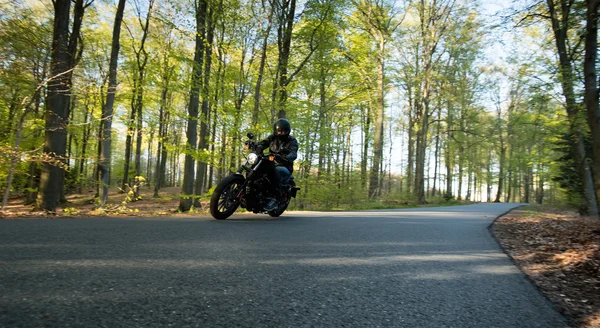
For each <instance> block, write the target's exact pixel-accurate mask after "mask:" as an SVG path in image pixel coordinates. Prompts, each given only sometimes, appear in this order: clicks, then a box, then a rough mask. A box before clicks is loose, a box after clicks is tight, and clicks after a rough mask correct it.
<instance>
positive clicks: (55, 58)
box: [38, 0, 71, 212]
mask: <svg viewBox="0 0 600 328" xmlns="http://www.w3.org/2000/svg"><path fill="white" fill-rule="evenodd" d="M53 4H54V32H53V39H52V59H51V63H50V76H51V78H52V79H51V81H50V82H49V86H48V94H47V99H46V107H47V108H46V115H45V116H46V117H45V120H46V133H45V136H44V154H46V155H47V156H48V157H49V159H48V160H47V161H45V162H44V165H43V168H42V176H41V180H40V194H39V199H38V206H39V207H40V208H42V209H44V210H46V211H48V212H55V211H56V206H57V205H58V202H59V200H60V195H61V192H62V191H61V190H62V188H63V185H64V166H63V165H64V163H63V161H64V155H65V146H66V144H65V142H66V137H67V134H66V125H67V118H68V117H69V115H68V114H69V113H68V110H69V93H70V90H69V81H68V77H67V74H66V73H67V71H68V70H69V69H70V67H69V53H68V51H69V43H68V36H69V20H70V10H71V0H56V1H54V2H53Z"/></svg>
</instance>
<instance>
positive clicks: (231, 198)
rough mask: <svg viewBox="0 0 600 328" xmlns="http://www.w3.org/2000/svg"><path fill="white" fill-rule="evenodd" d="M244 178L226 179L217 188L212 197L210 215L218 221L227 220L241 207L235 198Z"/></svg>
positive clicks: (233, 177)
mask: <svg viewBox="0 0 600 328" xmlns="http://www.w3.org/2000/svg"><path fill="white" fill-rule="evenodd" d="M242 184H244V178H243V177H241V176H237V175H230V176H227V177H225V178H224V179H223V180H222V181H221V182H220V183H219V184H218V185H217V187H216V188H215V191H214V192H213V194H212V196H211V197H210V214H211V215H212V217H213V218H215V219H217V220H225V219H227V218H228V217H230V216H231V214H233V212H235V210H236V209H237V208H238V206H240V200H239V199H236V198H235V196H236V195H237V194H238V192H239V188H240V186H241V185H242Z"/></svg>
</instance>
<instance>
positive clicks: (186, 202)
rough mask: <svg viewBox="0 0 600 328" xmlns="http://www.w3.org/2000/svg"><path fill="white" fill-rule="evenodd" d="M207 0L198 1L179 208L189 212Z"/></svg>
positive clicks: (191, 201) (192, 192)
mask: <svg viewBox="0 0 600 328" xmlns="http://www.w3.org/2000/svg"><path fill="white" fill-rule="evenodd" d="M206 7H207V0H197V1H196V49H195V51H194V68H193V72H192V86H191V90H190V101H189V104H188V122H187V130H186V137H187V142H186V151H185V163H184V173H183V182H182V185H181V198H180V200H179V210H180V211H181V212H187V211H189V210H190V208H191V207H192V204H193V196H194V180H195V179H194V172H195V159H194V156H195V154H196V146H197V143H198V112H199V107H200V87H201V86H202V71H203V68H204V47H205V31H206Z"/></svg>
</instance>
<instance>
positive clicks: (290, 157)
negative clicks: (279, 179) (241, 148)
mask: <svg viewBox="0 0 600 328" xmlns="http://www.w3.org/2000/svg"><path fill="white" fill-rule="evenodd" d="M258 144H259V145H260V146H262V148H263V149H265V148H269V150H270V152H271V153H273V154H278V155H281V157H282V158H283V160H282V161H278V160H277V159H276V160H275V165H277V166H285V167H286V168H287V169H288V170H290V173H291V172H293V171H294V160H295V159H296V158H297V157H298V140H296V138H294V137H292V136H288V137H287V138H286V139H283V140H282V139H280V138H278V137H276V136H275V135H274V134H271V135H270V136H268V137H267V139H265V140H262V141H260V142H258Z"/></svg>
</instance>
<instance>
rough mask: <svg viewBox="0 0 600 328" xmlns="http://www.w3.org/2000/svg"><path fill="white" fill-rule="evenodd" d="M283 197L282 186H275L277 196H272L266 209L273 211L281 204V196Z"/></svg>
mask: <svg viewBox="0 0 600 328" xmlns="http://www.w3.org/2000/svg"><path fill="white" fill-rule="evenodd" d="M280 197H281V188H280V187H278V188H275V197H273V198H271V200H269V202H268V203H267V205H265V211H267V212H268V211H272V210H274V209H276V208H277V206H279V198H280Z"/></svg>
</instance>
